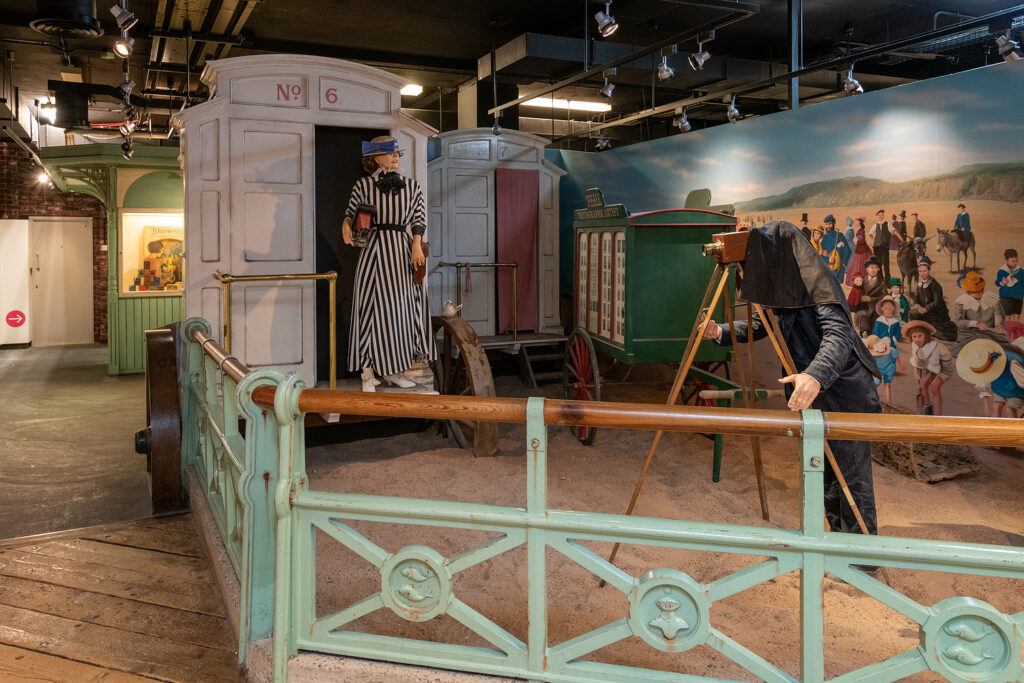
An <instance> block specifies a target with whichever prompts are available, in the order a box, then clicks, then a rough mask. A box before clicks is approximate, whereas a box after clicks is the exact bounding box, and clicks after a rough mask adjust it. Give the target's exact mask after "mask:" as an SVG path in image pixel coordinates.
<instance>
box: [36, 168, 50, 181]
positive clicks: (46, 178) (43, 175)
mask: <svg viewBox="0 0 1024 683" xmlns="http://www.w3.org/2000/svg"><path fill="white" fill-rule="evenodd" d="M36 180H38V181H39V183H40V184H42V183H48V182H50V176H48V175H47V174H46V171H43V172H42V173H40V174H39V175H38V176H37V177H36Z"/></svg>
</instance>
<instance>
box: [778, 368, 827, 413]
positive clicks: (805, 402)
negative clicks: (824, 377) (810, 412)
mask: <svg viewBox="0 0 1024 683" xmlns="http://www.w3.org/2000/svg"><path fill="white" fill-rule="evenodd" d="M779 382H781V383H782V384H789V383H790V382H792V384H793V394H792V396H790V397H789V404H788V405H789V409H790V410H804V409H805V408H810V407H811V403H812V402H814V399H815V398H817V397H818V392H819V391H821V385H820V384H818V380H816V379H814V378H813V377H811V376H810V375H807V374H805V373H802V372H801V373H800V374H798V375H789V376H788V377H783V378H782V379H780V380H779Z"/></svg>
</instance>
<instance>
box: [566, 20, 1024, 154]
mask: <svg viewBox="0 0 1024 683" xmlns="http://www.w3.org/2000/svg"><path fill="white" fill-rule="evenodd" d="M1021 13H1024V5H1014V6H1013V7H1010V8H1007V9H1004V10H999V11H996V12H991V13H989V14H985V15H982V16H980V17H976V18H974V19H970V20H967V21H965V22H963V23H960V24H952V25H950V26H947V27H945V28H941V29H938V30H934V31H927V32H925V33H919V34H917V35H914V36H910V37H908V38H902V39H900V40H894V41H891V42H888V43H884V44H882V45H876V46H874V47H869V48H865V49H863V50H860V51H858V52H852V53H850V54H848V55H844V56H842V57H837V58H835V59H830V60H827V61H824V62H818V63H816V64H813V65H811V66H807V67H804V68H802V69H797V70H795V71H790V72H788V73H783V74H779V75H777V76H770V77H768V78H762V79H761V80H758V81H753V82H751V83H747V84H746V85H736V86H729V87H727V88H722V89H720V90H714V91H709V92H707V93H705V94H704V95H701V96H699V97H689V98H684V99H681V100H677V101H675V102H669V103H668V104H663V105H661V106H659V107H654V108H651V109H646V110H644V111H641V112H638V113H636V114H631V115H629V116H623V117H620V118H617V119H614V120H611V121H606V122H604V123H600V124H597V125H594V126H592V127H590V128H588V129H587V130H586V131H579V132H576V133H572V134H570V135H563V136H562V137H559V138H555V139H553V140H552V141H551V142H550V143H548V144H549V145H553V144H555V143H557V142H562V141H563V140H573V139H576V138H578V137H581V136H585V135H588V134H590V133H596V132H598V131H600V130H602V129H604V128H610V127H612V126H622V125H626V124H629V123H633V122H634V121H640V120H642V119H646V118H648V117H651V116H658V115H660V114H667V113H669V112H674V111H675V109H676V108H677V107H685V106H692V105H694V104H698V103H701V102H709V101H718V100H721V98H722V97H723V96H725V95H730V94H736V95H745V94H747V93H750V92H753V91H755V90H760V89H762V88H766V87H770V86H773V85H776V84H777V83H779V82H780V81H785V80H788V79H791V78H796V77H800V76H804V75H806V74H809V73H813V72H815V71H822V70H824V69H830V68H832V67H835V66H841V65H849V64H852V63H853V62H857V61H861V60H863V59H867V58H868V57H874V56H876V55H880V54H886V53H889V52H893V51H895V50H899V49H902V48H904V47H908V46H910V45H916V44H917V43H921V42H924V41H926V40H932V39H934V38H941V37H943V36H946V35H948V34H950V33H955V32H958V31H962V30H964V29H968V28H974V27H976V26H982V25H985V24H988V23H989V22H991V21H996V20H998V19H1004V18H1006V17H1009V16H1014V15H1018V14H1021Z"/></svg>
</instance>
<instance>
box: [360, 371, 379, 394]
mask: <svg viewBox="0 0 1024 683" xmlns="http://www.w3.org/2000/svg"><path fill="white" fill-rule="evenodd" d="M362 380H363V391H376V390H377V385H378V384H380V380H379V379H377V378H376V377H374V376H373V372H372V371H370V372H367V371H366V370H364V371H363V375H362Z"/></svg>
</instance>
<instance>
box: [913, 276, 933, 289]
mask: <svg viewBox="0 0 1024 683" xmlns="http://www.w3.org/2000/svg"><path fill="white" fill-rule="evenodd" d="M934 279H935V278H933V277H930V278H928V279H927V280H918V281H917V284H918V286H919V287H927V286H928V285H930V284H931V283H932V280H934Z"/></svg>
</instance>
